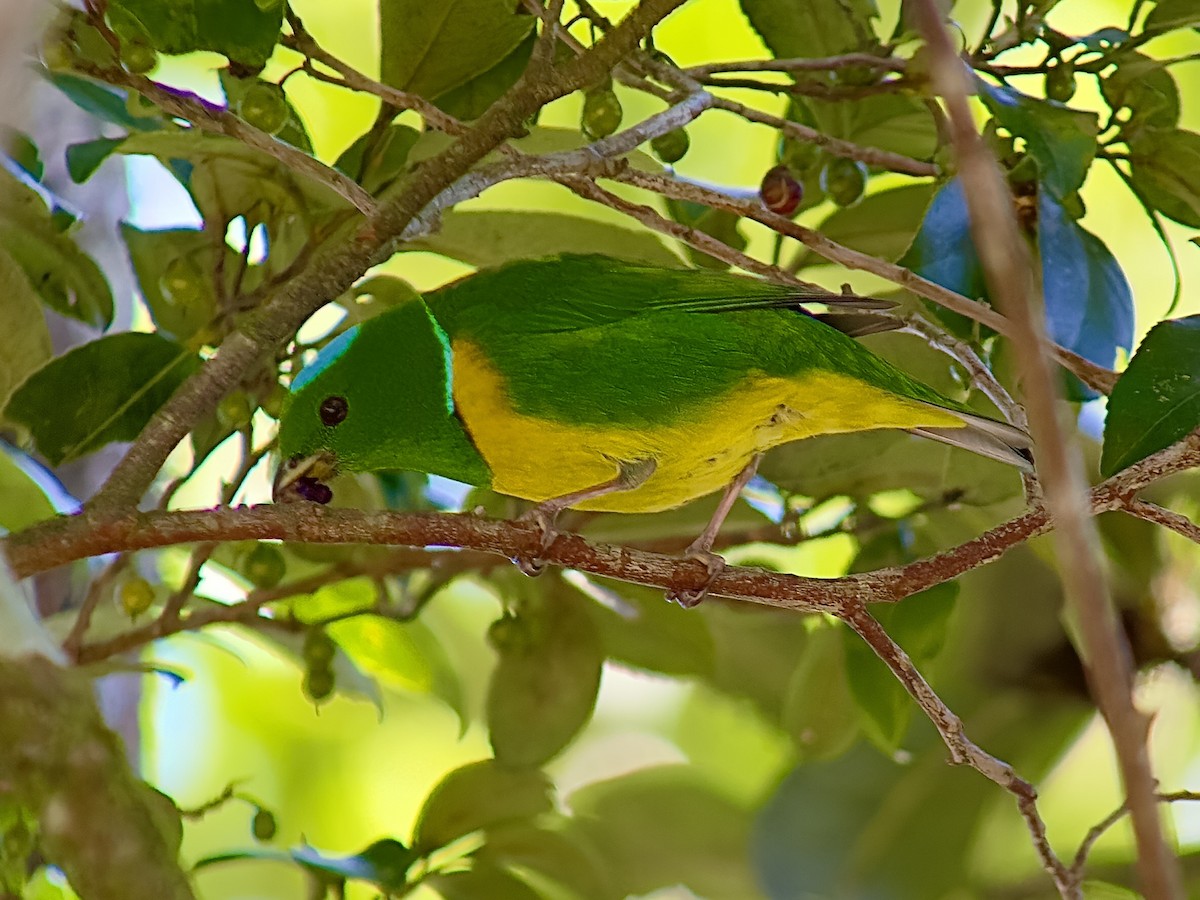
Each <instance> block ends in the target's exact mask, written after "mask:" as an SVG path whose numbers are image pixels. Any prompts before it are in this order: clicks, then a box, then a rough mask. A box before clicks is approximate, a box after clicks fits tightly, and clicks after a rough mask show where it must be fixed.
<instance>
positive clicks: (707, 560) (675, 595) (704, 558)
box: [667, 547, 725, 609]
mask: <svg viewBox="0 0 1200 900" xmlns="http://www.w3.org/2000/svg"><path fill="white" fill-rule="evenodd" d="M684 558H685V559H689V560H692V559H694V560H696V561H697V562H701V563H703V564H704V568H705V569H707V570H708V578H706V579H705V581H704V584H702V585H700V587H698V588H683V589H679V588H673V589H671V590H669V591H667V600H669V601H671V602H673V603H678V604H679V605H680V606H682V607H683V608H684V609H691V608H692V607H694V606H698V605H699V604H700V601H701V600H703V599H704V598H705V597H706V596H707V595H708V589H709V588H711V587H712V584H713V582H714V581H716V580H717V576H718V575H720V574H721V573H722V572H724V571H725V558H724V557H723V556H718V555H717V554H716V553H713V552H711V551H709V550H699V549H696V548H693V547H689V548H688V549H687V551H686V552H685V553H684Z"/></svg>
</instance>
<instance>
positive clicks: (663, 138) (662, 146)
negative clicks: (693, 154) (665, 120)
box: [650, 128, 692, 164]
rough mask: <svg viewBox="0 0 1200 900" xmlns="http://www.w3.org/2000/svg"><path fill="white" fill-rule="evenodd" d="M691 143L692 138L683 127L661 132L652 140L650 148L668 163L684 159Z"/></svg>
mask: <svg viewBox="0 0 1200 900" xmlns="http://www.w3.org/2000/svg"><path fill="white" fill-rule="evenodd" d="M691 145H692V141H691V138H689V137H688V133H687V132H686V131H684V130H683V129H682V128H676V129H675V130H674V131H668V132H667V133H666V134H660V135H659V136H658V137H656V138H654V139H652V140H651V141H650V149H651V150H653V151H654V155H655V156H657V157H658V158H659V159H661V160H662V161H663V162H665V163H667V164H670V163H676V162H679V160H681V159H683V157H684V155H685V154H686V153H687V152H688V147H690V146H691Z"/></svg>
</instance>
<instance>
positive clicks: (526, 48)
mask: <svg viewBox="0 0 1200 900" xmlns="http://www.w3.org/2000/svg"><path fill="white" fill-rule="evenodd" d="M536 40H537V35H536V33H534V32H533V31H530V32H529V34H527V35H526V36H525V40H523V41H521V43H519V44H517V46H516V49H514V50H513V51H512V52H511V53H510V54H508V56H506V57H504V59H502V60H500V62H498V63H496V64H495V65H494V66H492V67H491V68H490V69H488V70H487V71H486V72H481V73H480V74H478V75H476V76H474V77H473V78H471V79H470V80H469V81H466V82H464V83H462V84H460V85H459V86H458V87H456V88H453V89H452V90H449V91H446V92H445V93H444V94H442V95H440V96H438V97H436V98H435V99H434V102H435V103H436V104H437V105H438V107H439V108H440V109H442V110H444V111H445V112H448V113H449V114H450V115H452V116H455V117H456V118H459V119H462V120H463V121H470V120H471V119H478V118H479V117H480V116H482V115H483V114H484V113H485V112H487V109H488V107H489V106H491V105H492V104H493V103H495V102H496V101H497V100H499V99H500V98H501V97H502V96H503V95H504V92H505V91H507V90H508V89H509V88H510V87H512V86H513V85H514V84H516V83H517V79H518V78H520V77H521V73H522V72H524V71H525V67H526V66H527V65H529V56H530V54H531V53H532V52H533V45H534V42H535V41H536Z"/></svg>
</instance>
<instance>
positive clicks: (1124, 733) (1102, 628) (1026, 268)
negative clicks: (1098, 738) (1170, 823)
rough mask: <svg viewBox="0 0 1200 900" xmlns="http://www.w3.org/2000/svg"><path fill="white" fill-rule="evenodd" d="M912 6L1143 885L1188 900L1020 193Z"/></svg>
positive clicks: (947, 51)
mask: <svg viewBox="0 0 1200 900" xmlns="http://www.w3.org/2000/svg"><path fill="white" fill-rule="evenodd" d="M911 9H912V11H913V14H914V16H915V19H916V22H917V28H918V30H919V31H920V33H921V35H922V37H923V38H924V39H925V43H926V45H927V47H928V49H929V52H930V58H931V70H932V77H933V83H934V86H935V87H936V88H937V91H938V93H939V94H940V95H941V96H942V98H943V100H944V102H945V105H946V111H947V116H948V119H949V121H950V126H951V132H952V136H953V141H954V147H955V150H956V152H957V158H958V165H959V177H960V178H961V179H962V182H963V188H964V192H965V194H966V200H967V207H968V210H969V212H970V218H971V234H972V237H973V238H974V242H975V246H976V247H977V248H978V250H979V255H980V260H981V262H982V264H983V269H984V274H985V276H986V277H987V282H988V286H989V288H990V293H991V296H992V297H994V298H995V300H996V302H997V304H998V305H999V307H1000V308H1001V309H1002V310H1004V313H1005V315H1006V318H1007V319H1008V321H1009V323H1010V324H1011V327H1012V335H1011V336H1012V338H1013V341H1012V346H1013V351H1014V354H1015V356H1016V359H1017V363H1018V369H1019V371H1020V373H1021V375H1022V382H1023V384H1024V387H1025V391H1026V406H1027V409H1028V413H1029V422H1030V427H1031V431H1032V433H1033V436H1034V439H1035V441H1036V445H1037V453H1036V456H1037V467H1038V473H1039V476H1040V480H1041V483H1042V487H1043V490H1044V492H1045V496H1046V504H1047V506H1048V507H1049V509H1050V511H1051V514H1052V517H1053V520H1054V522H1055V524H1056V526H1057V528H1056V538H1057V540H1056V544H1057V547H1058V552H1059V555H1060V558H1061V560H1062V565H1061V566H1060V572H1061V577H1062V582H1063V588H1064V593H1065V594H1066V598H1067V605H1068V607H1069V608H1070V609H1071V610H1072V611H1073V613H1074V617H1075V619H1076V621H1077V624H1078V629H1079V635H1080V638H1081V644H1082V646H1081V651H1082V655H1083V656H1084V659H1085V662H1086V667H1085V671H1086V673H1087V677H1088V683H1089V685H1090V687H1091V690H1092V693H1093V695H1094V696H1095V699H1096V702H1097V705H1098V706H1099V708H1100V711H1101V714H1102V715H1103V717H1104V719H1105V722H1106V723H1107V725H1108V729H1109V732H1110V733H1111V735H1112V740H1113V746H1114V749H1115V750H1116V754H1117V760H1118V763H1119V767H1120V770H1121V776H1122V780H1123V782H1124V784H1125V791H1126V795H1127V798H1128V802H1129V806H1130V810H1131V813H1132V817H1133V826H1134V835H1135V838H1136V841H1137V847H1138V872H1139V874H1140V876H1141V882H1142V888H1143V890H1144V891H1145V893H1146V895H1147V897H1148V898H1150V900H1175V898H1182V897H1183V878H1182V873H1181V871H1180V868H1179V861H1178V860H1177V859H1176V858H1175V856H1174V855H1173V854H1172V853H1171V852H1170V849H1169V848H1168V846H1167V843H1166V840H1165V838H1164V835H1163V830H1162V822H1161V821H1160V818H1159V810H1158V804H1157V802H1156V800H1155V796H1154V795H1155V790H1156V787H1157V782H1156V781H1155V779H1154V775H1153V773H1152V772H1151V769H1150V761H1149V754H1148V750H1147V746H1146V744H1147V740H1148V738H1149V729H1150V721H1149V719H1148V718H1147V717H1146V716H1145V714H1143V713H1142V712H1140V711H1139V710H1138V709H1137V707H1136V705H1135V704H1134V700H1133V695H1132V691H1133V673H1132V663H1131V653H1130V650H1129V646H1128V643H1127V641H1126V639H1125V634H1124V631H1123V630H1122V628H1121V623H1120V620H1119V619H1118V617H1117V614H1116V611H1115V609H1114V607H1113V603H1112V597H1111V595H1110V593H1109V588H1108V584H1107V580H1106V579H1105V577H1104V572H1103V569H1102V568H1101V565H1100V560H1099V556H1098V552H1097V547H1098V546H1099V540H1098V537H1097V535H1096V531H1095V525H1094V523H1093V522H1092V521H1091V520H1090V510H1089V509H1088V492H1087V483H1086V481H1085V479H1084V475H1083V464H1082V459H1081V456H1080V453H1079V450H1078V448H1077V447H1076V446H1074V445H1073V444H1072V443H1071V442H1070V441H1069V439H1068V437H1067V435H1066V433H1065V429H1064V428H1063V426H1062V423H1061V421H1060V420H1059V416H1058V408H1057V400H1058V397H1057V394H1058V391H1057V389H1056V375H1055V372H1054V371H1053V369H1052V367H1051V366H1050V365H1049V362H1048V360H1047V355H1046V353H1045V349H1047V347H1048V340H1047V338H1046V336H1045V328H1044V324H1043V322H1042V320H1041V318H1040V316H1037V315H1034V313H1033V307H1032V303H1033V302H1034V301H1033V299H1032V298H1035V297H1036V296H1037V292H1038V285H1037V282H1036V279H1035V278H1034V269H1033V266H1032V263H1031V260H1030V258H1029V253H1028V249H1027V247H1026V245H1025V242H1024V240H1023V238H1022V236H1021V233H1020V230H1019V226H1018V224H1017V221H1016V215H1015V213H1014V210H1013V204H1012V198H1011V194H1010V192H1009V190H1008V188H1007V186H1006V184H1005V182H1004V179H1003V177H1002V175H1001V173H1000V171H999V168H998V167H997V165H996V161H995V159H994V157H993V156H992V154H991V152H990V151H989V150H988V149H987V147H986V146H985V145H984V143H983V141H982V138H981V137H980V135H979V133H978V131H977V130H976V127H975V120H974V117H973V115H972V111H971V107H970V103H969V101H968V97H969V94H970V86H969V84H968V80H967V75H966V69H965V67H964V64H963V61H962V59H960V58H959V56H958V53H957V52H956V51H955V49H954V45H953V43H952V42H951V39H950V36H949V35H948V34H947V32H946V29H945V26H944V25H943V23H942V14H941V12H940V11H939V9H938V6H937V3H936V2H935V0H917V2H915V3H914V4H912V6H911Z"/></svg>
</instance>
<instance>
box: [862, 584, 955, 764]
mask: <svg viewBox="0 0 1200 900" xmlns="http://www.w3.org/2000/svg"><path fill="white" fill-rule="evenodd" d="M957 596H958V585H957V584H955V583H953V582H950V583H946V584H940V585H937V586H936V587H933V588H930V589H929V590H927V591H922V592H921V593H919V594H914V595H913V596H911V597H907V598H905V599H904V600H903V601H902V602H900V603H897V604H892V605H887V604H882V603H879V604H875V605H874V606H872V607H871V614H872V615H873V616H875V618H876V619H878V620H879V622H880V624H881V625H883V627H884V628H885V629H886V630H887V632H888V634H890V635H891V636H892V639H893V640H895V641H896V643H898V644H899V645H900V646H901V647H903V648H904V649H905V651H906V652H907V653H908V655H909V657H910V658H911V659H912V661H913V663H914V664H915V665H916V666H917V668H918V669H920V670H921V671H922V672H925V673H926V675H928V671H927V669H928V663H929V662H930V661H931V660H932V659H933V658H934V657H936V656H937V654H938V653H939V652H940V651H941V649H942V644H943V643H944V641H945V637H946V633H947V630H948V627H949V619H950V616H951V614H952V613H953V612H954V601H955V598H956V597H957ZM843 636H844V639H845V642H846V648H845V649H846V677H847V680H848V681H849V685H850V691H851V693H852V694H853V696H854V702H855V703H856V705H857V708H858V710H859V712H860V713H861V716H862V725H863V729H864V730H865V731H866V733H867V735H868V736H869V737H870V738H871V740H873V741H874V742H875V743H876V744H877V745H878V746H879V747H880V748H881V749H883V750H884V751H885V752H887V753H891V752H893V751H895V750H897V749H898V748H899V747H900V742H901V741H902V740H903V739H904V735H905V733H906V732H907V731H908V726H909V723H910V722H911V721H912V716H913V713H914V712H915V711H916V709H917V707H916V704H915V703H914V702H913V699H912V697H910V696H909V694H908V691H906V690H905V689H904V686H903V685H902V684H900V682H899V681H898V680H897V679H896V676H895V675H893V674H892V671H891V670H890V669H889V668H888V667H887V666H886V665H884V664H883V662H882V661H881V660H880V659H879V657H878V656H876V655H875V653H874V652H873V651H872V650H871V648H870V647H868V646H867V645H866V643H864V642H863V640H862V638H860V637H859V636H858V635H856V634H854V633H853V632H851V631H850V630H849V629H845V630H844V633H843Z"/></svg>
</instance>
